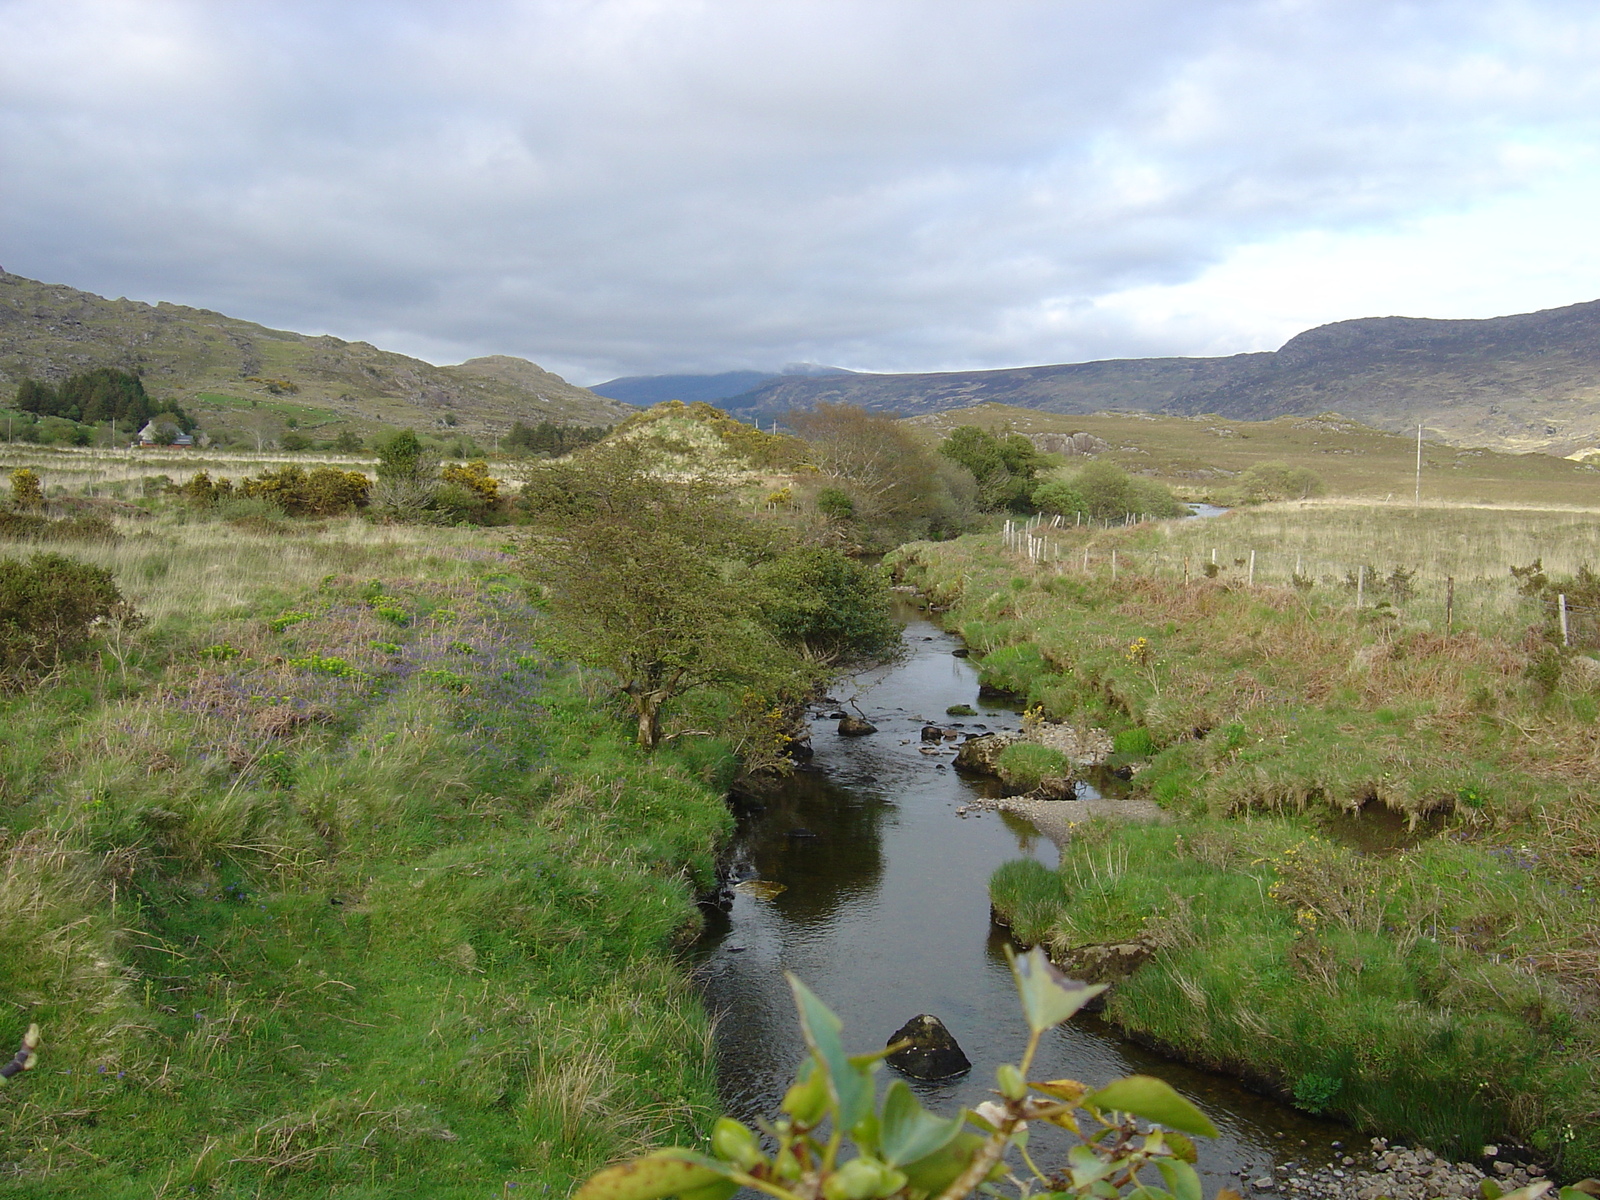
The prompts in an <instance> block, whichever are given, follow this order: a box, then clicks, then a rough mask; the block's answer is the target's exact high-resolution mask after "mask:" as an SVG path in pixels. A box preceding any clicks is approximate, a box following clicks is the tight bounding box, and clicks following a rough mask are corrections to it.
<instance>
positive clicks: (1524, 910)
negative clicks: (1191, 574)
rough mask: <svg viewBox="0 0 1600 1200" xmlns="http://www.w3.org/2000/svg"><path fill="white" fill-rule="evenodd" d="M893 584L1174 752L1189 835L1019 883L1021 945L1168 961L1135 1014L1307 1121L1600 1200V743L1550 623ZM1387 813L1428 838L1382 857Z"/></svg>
mask: <svg viewBox="0 0 1600 1200" xmlns="http://www.w3.org/2000/svg"><path fill="white" fill-rule="evenodd" d="M1066 536H1069V537H1070V534H1069V535H1066ZM1130 536H1136V535H1130ZM1102 550H1103V548H1102ZM1097 557H1100V558H1101V560H1102V561H1103V553H1102V555H1100V556H1097ZM1063 558H1064V559H1065V561H1069V562H1074V563H1076V562H1078V561H1079V560H1078V557H1077V555H1076V554H1074V555H1073V556H1072V557H1070V558H1068V557H1067V556H1066V555H1063ZM895 566H896V569H897V570H898V572H899V573H900V576H901V578H902V579H903V580H904V581H906V582H910V583H914V584H916V585H917V586H919V587H920V588H921V589H923V591H924V593H925V594H927V595H928V596H930V597H931V598H932V599H933V600H934V601H935V602H936V603H938V604H940V605H945V606H949V608H950V613H949V620H950V621H951V623H952V624H953V625H954V626H955V627H956V628H957V629H959V630H960V632H961V633H962V634H963V635H964V636H965V637H966V638H967V640H968V642H969V644H970V645H971V646H972V649H973V651H974V653H975V657H977V659H978V661H979V666H980V670H981V671H982V672H983V674H984V677H985V679H986V681H987V682H989V683H990V684H991V685H992V686H996V687H1001V688H1004V689H1006V690H1008V691H1011V692H1015V693H1017V694H1018V695H1020V696H1024V697H1026V698H1027V700H1028V701H1029V703H1030V704H1035V705H1039V706H1041V707H1042V708H1043V710H1044V715H1046V716H1048V717H1051V718H1054V719H1061V720H1085V721H1088V722H1091V723H1094V724H1102V725H1107V726H1109V727H1110V728H1111V729H1113V730H1114V731H1120V732H1121V733H1122V734H1123V735H1124V736H1122V737H1119V746H1127V747H1129V748H1134V747H1135V743H1141V742H1142V743H1144V747H1145V748H1147V749H1148V753H1147V754H1142V755H1141V754H1128V755H1125V757H1126V758H1130V759H1135V760H1137V761H1134V762H1133V763H1131V765H1133V766H1135V767H1138V768H1140V770H1139V773H1138V774H1137V775H1136V776H1135V777H1134V781H1133V787H1134V789H1135V792H1136V794H1140V795H1144V796H1148V797H1150V798H1153V799H1155V800H1157V801H1159V802H1160V803H1161V804H1162V805H1163V806H1165V807H1166V808H1167V809H1168V810H1169V811H1170V812H1171V813H1173V815H1174V816H1175V817H1176V818H1177V820H1176V821H1175V822H1174V823H1173V824H1171V825H1166V826H1161V827H1118V828H1107V829H1092V830H1091V831H1089V832H1088V833H1087V834H1086V836H1083V837H1080V838H1079V840H1078V841H1077V842H1076V843H1075V844H1074V845H1073V846H1072V847H1071V848H1070V850H1069V852H1068V853H1067V854H1066V855H1064V857H1063V862H1062V865H1061V868H1060V870H1059V871H1057V872H1050V871H1046V870H1044V869H1043V868H1040V867H1039V866H1038V865H1037V864H1032V863H1017V864H1011V865H1009V866H1007V867H1005V868H1003V869H1002V870H1001V871H1000V872H999V873H998V874H997V876H996V877H995V880H994V882H993V889H992V890H993V896H994V900H995V903H996V906H997V908H998V909H1000V911H1001V912H1003V913H1004V914H1006V915H1007V916H1008V917H1009V919H1010V920H1011V923H1012V926H1013V929H1014V930H1015V932H1016V934H1017V936H1018V937H1019V938H1021V939H1022V940H1024V941H1028V942H1045V943H1049V944H1051V945H1052V946H1053V947H1054V948H1055V949H1056V950H1057V951H1058V952H1060V953H1063V954H1064V953H1066V952H1067V951H1068V950H1070V948H1072V947H1074V946H1082V945H1085V944H1088V943H1096V942H1110V941H1129V940H1133V939H1142V940H1144V941H1145V942H1146V943H1147V944H1148V945H1149V946H1150V948H1151V949H1152V950H1153V951H1154V956H1153V957H1152V959H1151V960H1150V962H1149V963H1148V964H1147V965H1146V966H1144V967H1142V968H1141V969H1140V970H1139V971H1138V972H1137V973H1136V974H1135V975H1134V976H1133V977H1132V978H1131V979H1130V980H1129V981H1127V982H1126V983H1124V984H1122V985H1119V986H1118V988H1117V989H1116V990H1115V992H1114V995H1113V998H1112V1000H1111V1002H1110V1007H1109V1010H1108V1011H1109V1014H1110V1015H1111V1016H1112V1017H1113V1018H1114V1019H1115V1020H1116V1021H1118V1022H1119V1023H1120V1024H1122V1025H1123V1026H1124V1027H1126V1028H1127V1029H1129V1030H1130V1031H1132V1032H1134V1033H1136V1034H1137V1035H1139V1036H1142V1037H1145V1038H1147V1039H1150V1040H1152V1041H1156V1042H1160V1043H1162V1044H1165V1045H1168V1046H1170V1047H1174V1048H1176V1049H1177V1050H1179V1051H1180V1052H1182V1053H1183V1054H1185V1055H1187V1056H1189V1057H1191V1058H1194V1059H1196V1060H1198V1061H1202V1062H1208V1063H1211V1064H1214V1065H1217V1066H1221V1067H1225V1068H1229V1069H1233V1070H1238V1071H1241V1072H1243V1073H1246V1074H1250V1075H1254V1076H1256V1077H1257V1078H1260V1079H1262V1080H1264V1081H1267V1082H1269V1083H1271V1084H1272V1085H1274V1086H1275V1087H1277V1088H1279V1089H1281V1090H1282V1091H1283V1092H1285V1093H1287V1094H1289V1095H1291V1096H1293V1097H1294V1098H1295V1100H1296V1102H1297V1103H1299V1104H1301V1105H1302V1106H1303V1107H1305V1108H1307V1109H1311V1110H1313V1111H1318V1110H1321V1111H1328V1112H1332V1113H1338V1114H1341V1115H1343V1116H1346V1117H1348V1118H1350V1119H1352V1120H1354V1121H1356V1122H1357V1123H1359V1124H1362V1125H1364V1126H1367V1127H1369V1128H1373V1129H1378V1130H1383V1131H1387V1132H1392V1133H1395V1134H1403V1135H1404V1136H1407V1137H1417V1138H1424V1139H1426V1140H1428V1141H1429V1142H1430V1143H1431V1144H1433V1145H1435V1146H1436V1147H1439V1148H1441V1149H1446V1150H1450V1151H1452V1152H1455V1153H1461V1152H1463V1151H1473V1150H1475V1149H1476V1147H1477V1145H1479V1144H1481V1143H1482V1142H1483V1141H1485V1140H1490V1141H1493V1140H1499V1139H1500V1138H1502V1137H1503V1136H1507V1135H1509V1136H1513V1137H1517V1138H1520V1139H1523V1140H1525V1141H1527V1142H1529V1143H1531V1144H1532V1145H1533V1146H1535V1147H1537V1148H1538V1149H1539V1150H1540V1151H1541V1152H1542V1153H1546V1154H1548V1155H1550V1156H1551V1157H1552V1158H1553V1159H1556V1160H1557V1161H1558V1163H1559V1165H1560V1167H1561V1169H1562V1170H1563V1172H1564V1173H1566V1174H1569V1175H1584V1174H1596V1173H1600V1123H1597V1121H1596V1119H1595V1116H1594V1114H1595V1113H1596V1111H1597V1110H1600V1077H1597V1071H1596V1066H1595V1063H1596V1049H1597V1048H1600V1046H1597V1043H1600V1027H1597V1024H1596V1020H1595V1016H1594V1015H1593V1014H1594V1012H1595V1005H1594V1001H1595V1000H1596V999H1597V998H1600V992H1597V988H1596V969H1597V966H1600V940H1597V937H1596V934H1595V929H1594V924H1593V919H1592V904H1591V901H1590V894H1591V892H1592V891H1593V890H1594V889H1595V888H1596V887H1597V886H1600V872H1597V870H1596V866H1595V862H1596V856H1595V851H1596V849H1597V847H1600V822H1597V820H1596V814H1595V798H1594V795H1593V791H1592V784H1593V779H1594V772H1595V767H1596V765H1597V757H1596V755H1597V746H1600V741H1597V738H1596V734H1595V725H1594V715H1595V711H1596V708H1595V697H1594V695H1593V694H1592V692H1591V691H1590V690H1589V687H1588V686H1587V684H1586V682H1585V681H1584V677H1583V676H1581V675H1580V674H1579V673H1578V672H1577V671H1575V670H1572V671H1567V672H1565V673H1559V677H1558V678H1556V679H1550V678H1545V677H1542V676H1541V675H1540V673H1539V669H1538V664H1539V662H1540V661H1541V659H1542V658H1547V657H1548V651H1547V650H1546V649H1545V647H1546V646H1547V645H1548V643H1547V642H1546V641H1545V639H1544V634H1543V630H1542V628H1541V618H1540V615H1539V613H1538V611H1537V609H1535V608H1533V607H1531V606H1530V609H1529V611H1528V613H1527V614H1526V615H1525V617H1524V619H1523V620H1522V621H1521V622H1520V623H1518V622H1516V621H1515V620H1514V619H1513V620H1509V621H1506V622H1504V623H1502V624H1501V625H1500V626H1499V627H1496V628H1482V629H1461V628H1459V627H1458V628H1456V629H1455V630H1453V631H1452V632H1450V633H1448V634H1446V633H1442V632H1440V631H1438V630H1436V629H1433V628H1429V627H1427V626H1426V624H1425V623H1424V622H1420V621H1411V620H1408V618H1407V615H1406V613H1405V611H1404V608H1403V607H1401V608H1399V609H1398V610H1395V609H1388V610H1386V611H1385V612H1383V613H1382V615H1380V616H1378V617H1377V618H1373V617H1372V616H1370V615H1369V616H1367V617H1366V618H1364V619H1361V620H1357V619H1356V618H1355V616H1354V614H1353V613H1352V612H1351V610H1350V605H1349V601H1348V599H1347V598H1344V597H1341V596H1329V595H1323V594H1319V593H1312V594H1307V593H1303V592H1300V591H1296V590H1294V589H1289V588H1283V589H1268V588H1249V587H1244V586H1239V585H1238V584H1237V583H1235V584H1228V583H1226V582H1223V581H1220V580H1206V579H1196V580H1192V581H1190V583H1188V584H1187V585H1185V584H1184V583H1183V582H1182V580H1181V579H1173V578H1152V577H1149V576H1137V575H1131V574H1129V573H1128V572H1126V571H1124V573H1123V574H1122V577H1121V578H1120V579H1119V580H1117V581H1113V580H1112V579H1111V578H1110V574H1109V571H1108V570H1106V569H1104V568H1101V569H1098V570H1091V572H1089V573H1084V572H1082V571H1071V570H1058V569H1057V568H1056V567H1055V566H1054V565H1053V564H1052V565H1050V566H1048V567H1046V566H1042V565H1038V564H1029V563H1027V562H1026V561H1023V560H1020V559H1018V558H1017V557H1015V556H1012V555H1009V554H1005V553H1003V552H1002V551H1001V549H1000V547H999V546H998V545H997V543H996V539H993V538H981V537H979V538H964V539H961V540H960V541H958V542H955V543H950V544H945V545H938V546H934V545H926V544H924V545H918V546H913V547H907V548H905V549H904V550H902V551H901V552H900V553H899V555H898V556H897V557H896V560H895ZM1514 615H1515V614H1513V616H1514ZM1547 674H1548V673H1547ZM1380 812H1381V813H1383V814H1386V815H1389V814H1393V815H1395V816H1396V817H1397V818H1398V819H1399V820H1400V822H1401V825H1402V827H1404V826H1411V827H1412V829H1411V834H1410V836H1409V837H1407V836H1400V837H1398V838H1396V837H1388V838H1387V839H1385V838H1380V837H1377V836H1375V835H1371V830H1370V829H1369V826H1371V825H1373V824H1375V823H1380V824H1386V822H1374V821H1373V820H1372V818H1373V816H1374V815H1375V814H1377V813H1380ZM1352 814H1356V815H1353V816H1352ZM1363 814H1364V815H1363ZM1424 832H1429V833H1431V834H1432V835H1433V836H1430V837H1422V836H1421V834H1422V833H1424ZM1385 840H1387V841H1388V843H1389V844H1387V845H1383V844H1380V843H1382V842H1384V841H1385ZM1408 847H1409V848H1408Z"/></svg>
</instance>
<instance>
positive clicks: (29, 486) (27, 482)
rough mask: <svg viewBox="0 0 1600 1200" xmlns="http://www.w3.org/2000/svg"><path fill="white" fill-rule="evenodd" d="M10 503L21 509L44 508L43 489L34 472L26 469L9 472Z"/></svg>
mask: <svg viewBox="0 0 1600 1200" xmlns="http://www.w3.org/2000/svg"><path fill="white" fill-rule="evenodd" d="M11 502H12V503H13V504H15V505H16V506H17V507H18V508H21V509H38V508H43V507H44V489H43V488H42V487H40V486H39V476H38V474H37V473H36V472H34V471H31V470H29V469H28V468H27V467H22V468H20V469H19V470H16V471H13V472H11Z"/></svg>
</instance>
